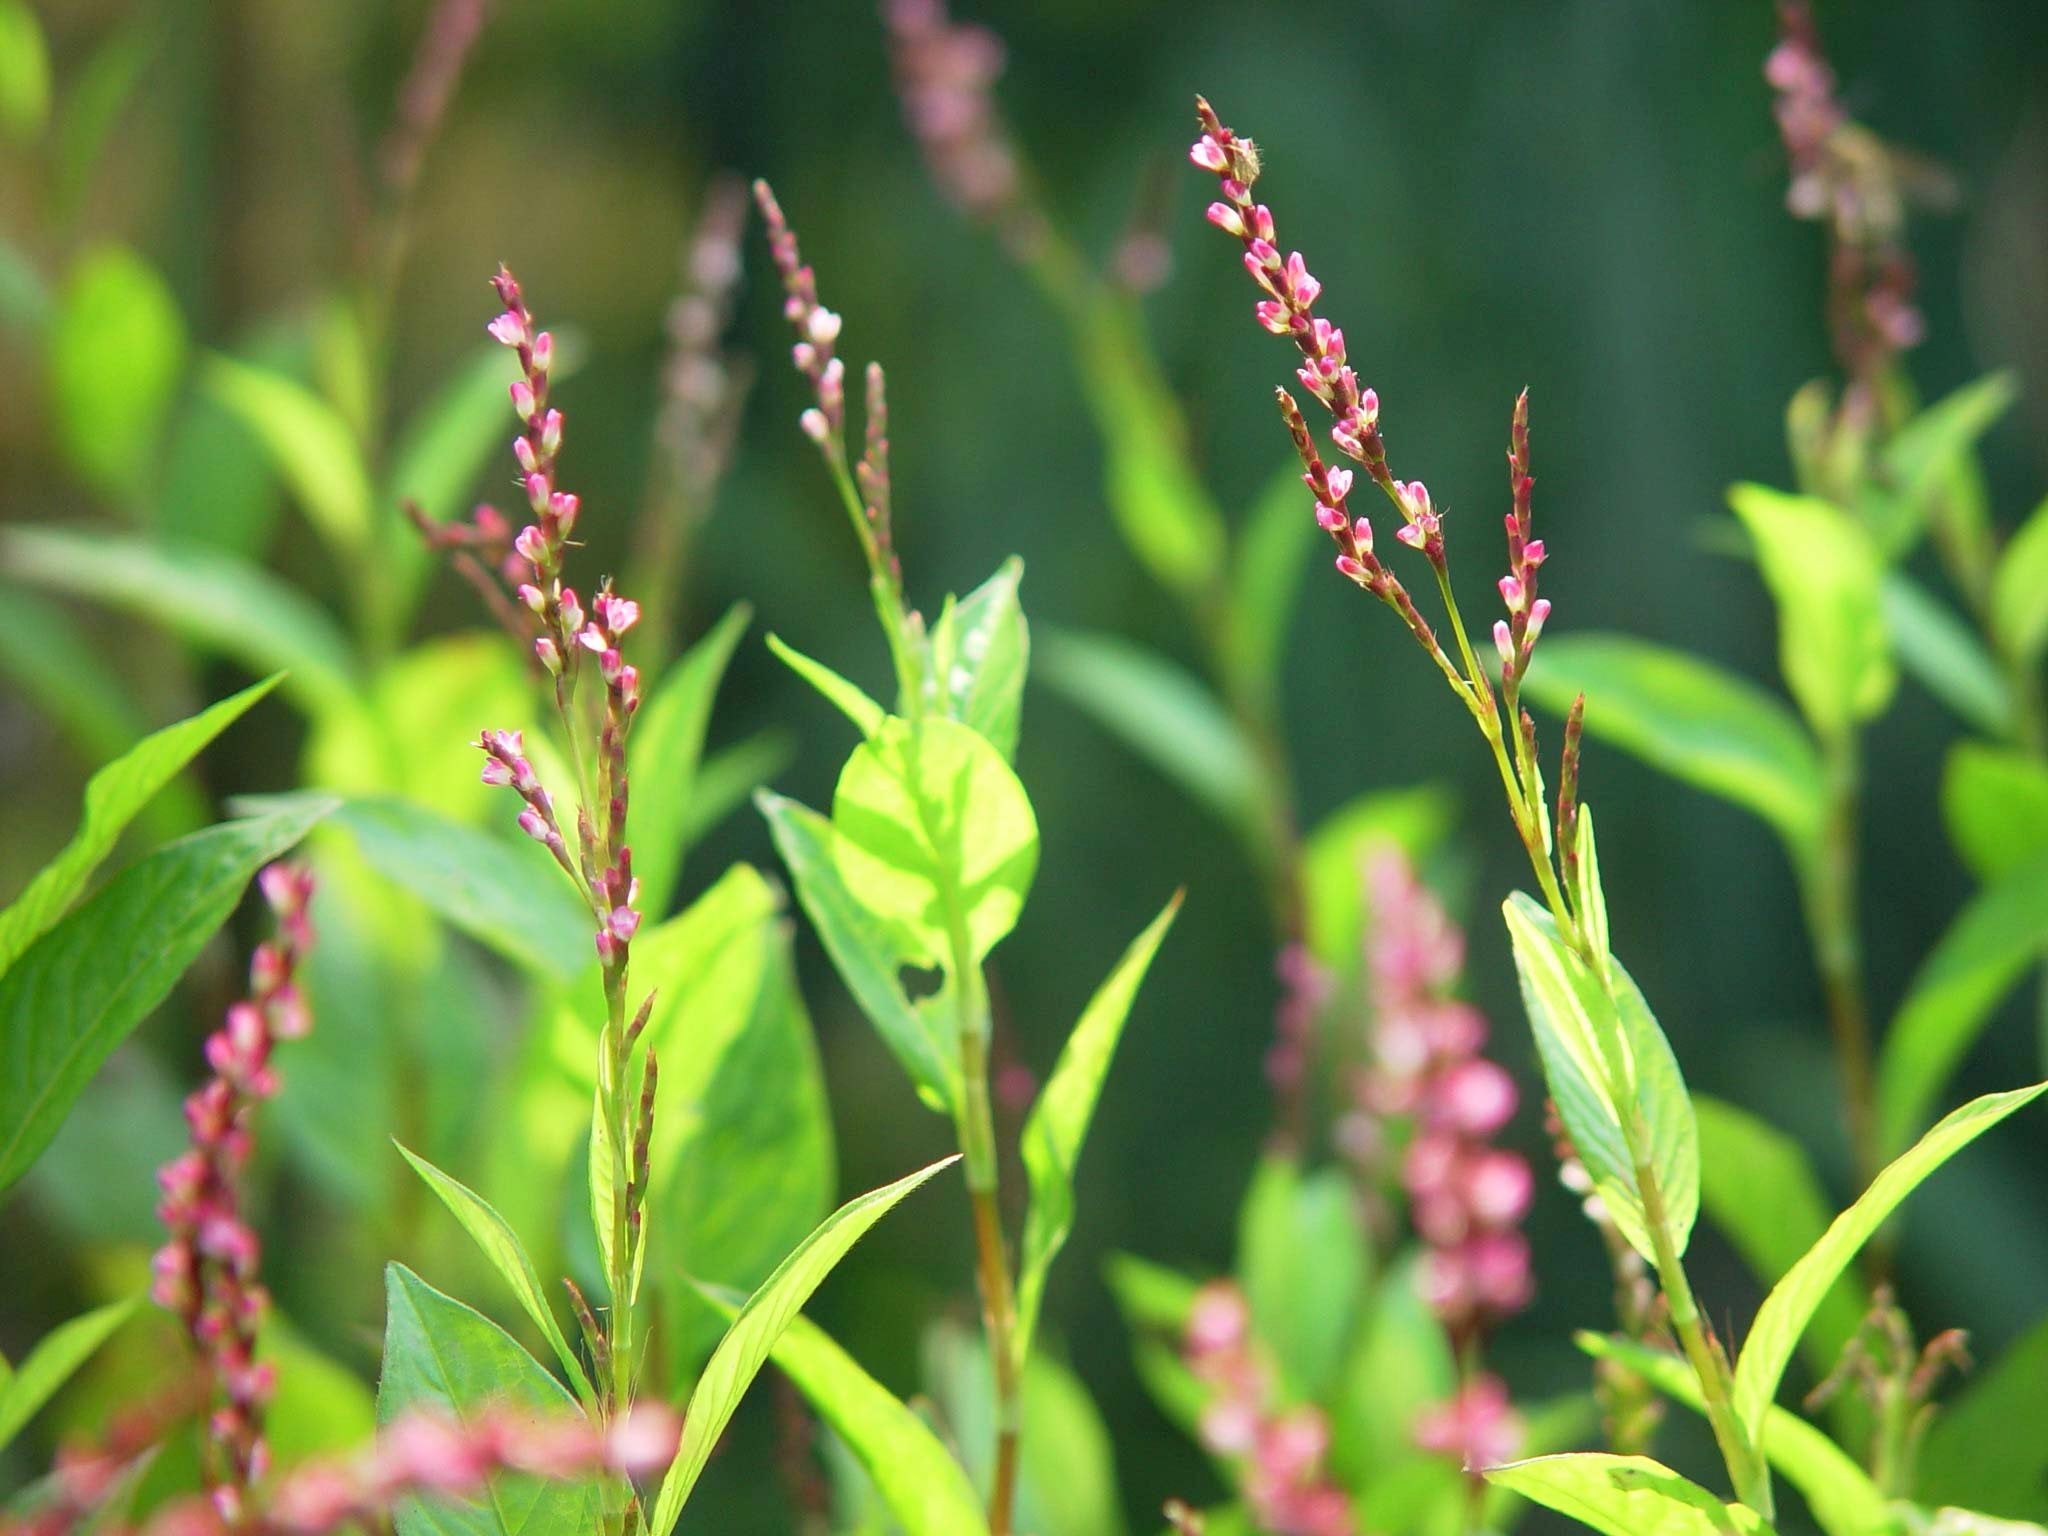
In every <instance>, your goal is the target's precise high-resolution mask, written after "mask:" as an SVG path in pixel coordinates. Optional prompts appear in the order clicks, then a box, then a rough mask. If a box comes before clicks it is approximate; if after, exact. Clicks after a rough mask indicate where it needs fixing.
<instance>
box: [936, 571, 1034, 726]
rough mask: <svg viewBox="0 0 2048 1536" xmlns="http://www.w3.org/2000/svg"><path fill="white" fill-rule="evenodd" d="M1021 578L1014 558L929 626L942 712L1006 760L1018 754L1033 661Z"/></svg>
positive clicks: (951, 602)
mask: <svg viewBox="0 0 2048 1536" xmlns="http://www.w3.org/2000/svg"><path fill="white" fill-rule="evenodd" d="M1023 579H1024V562H1023V561H1022V560H1020V559H1018V558H1017V557H1016V556H1015V555H1012V556H1011V557H1010V558H1009V559H1007V560H1005V561H1004V562H1003V564H1002V568H1001V569H1000V570H998V571H997V572H996V573H995V575H993V576H991V577H989V579H988V580H987V581H985V582H983V583H982V584H981V585H980V586H978V587H976V588H975V589H974V590H973V591H972V592H970V593H968V594H967V595H966V596H965V597H963V598H961V599H960V600H959V601H958V602H953V601H951V600H950V599H949V600H948V601H947V603H946V606H945V609H944V611H942V612H941V613H940V615H939V621H938V623H936V624H934V625H933V626H932V639H931V649H932V675H933V678H934V680H935V681H936V682H937V684H938V686H939V688H940V690H941V692H942V694H943V697H944V698H945V701H946V713H947V714H948V715H949V716H951V717H952V718H953V719H955V720H958V721H959V722H960V723H961V724H962V725H968V726H972V727H973V728H974V729H975V730H977V731H979V732H981V734H982V735H984V736H986V737H987V738H988V741H989V745H990V746H992V747H994V748H995V749H996V750H997V751H998V752H1000V753H1002V754H1003V758H1004V760H1005V761H1006V762H1007V761H1013V760H1014V759H1015V758H1016V756H1017V732H1018V729H1019V727H1020V726H1021V724H1022V720H1023V712H1024V676H1025V673H1026V672H1028V671H1029V670H1030V663H1031V632H1030V628H1029V626H1028V625H1027V624H1026V623H1025V620H1024V607H1023V604H1022V603H1020V602H1019V601H1018V598H1017V585H1018V583H1019V582H1021V581H1022V580H1023Z"/></svg>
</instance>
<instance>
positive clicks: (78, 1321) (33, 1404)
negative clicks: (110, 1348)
mask: <svg viewBox="0 0 2048 1536" xmlns="http://www.w3.org/2000/svg"><path fill="white" fill-rule="evenodd" d="M136 1300H137V1298H134V1297H130V1298H129V1299H128V1300H126V1301H117V1302H113V1303H111V1304H110V1305H108V1306H104V1307H98V1308H95V1309H94V1310H93V1311H91V1312H87V1313H84V1314H82V1315H81V1316H78V1317H74V1318H72V1319H71V1320H70V1321H69V1322H65V1323H59V1324H58V1325H57V1326H56V1327H55V1328H52V1329H51V1330H50V1331H49V1332H48V1333H46V1334H44V1335H43V1337H42V1338H40V1339H38V1340H36V1343H35V1347H34V1348H32V1349H31V1350H29V1352H28V1353H27V1354H26V1355H24V1356H22V1359H21V1364H19V1365H17V1366H16V1367H14V1369H13V1370H12V1371H9V1370H7V1368H6V1366H5V1365H4V1364H0V1450H4V1449H6V1447H7V1444H8V1442H9V1441H11V1440H12V1439H13V1438H14V1437H15V1436H16V1435H18V1434H20V1433H21V1430H22V1426H23V1425H25V1424H27V1423H28V1421H29V1420H30V1419H32V1418H34V1417H35V1414H36V1410H37V1409H39V1408H41V1407H42V1406H43V1404H45V1403H47V1402H48V1401H49V1400H50V1398H51V1397H52V1396H53V1395H54V1394H55V1393H56V1391H57V1389H58V1388H59V1387H61V1386H63V1385H64V1383H65V1382H67V1381H69V1380H70V1379H71V1375H72V1372H74V1371H76V1370H77V1369H78V1368H79V1367H80V1366H81V1365H83V1364H85V1362H86V1361H87V1360H88V1359H90V1358H91V1356H92V1353H93V1351H94V1350H96V1349H98V1348H99V1347H100V1345H102V1344H104V1343H105V1342H106V1341H107V1338H108V1336H109V1335H110V1334H112V1333H113V1331H114V1330H115V1329H116V1328H119V1327H120V1326H121V1325H122V1324H123V1323H125V1322H127V1321H128V1318H129V1316H130V1315H131V1314H132V1313H133V1312H134V1311H135V1304H136Z"/></svg>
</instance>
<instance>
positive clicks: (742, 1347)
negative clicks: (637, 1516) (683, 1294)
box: [648, 1157, 959, 1536]
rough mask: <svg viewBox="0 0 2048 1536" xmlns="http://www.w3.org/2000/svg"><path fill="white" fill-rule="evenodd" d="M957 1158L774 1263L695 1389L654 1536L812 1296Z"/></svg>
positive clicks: (832, 1224) (867, 1203) (651, 1525)
mask: <svg viewBox="0 0 2048 1536" xmlns="http://www.w3.org/2000/svg"><path fill="white" fill-rule="evenodd" d="M957 1161H959V1159H958V1158H954V1157H949V1158H946V1159H944V1160H942V1161H940V1162H936V1163H933V1164H932V1165H931V1166H930V1167H927V1168H920V1169H919V1170H918V1171H917V1172H916V1173H913V1174H909V1175H907V1176H906V1177H904V1178H901V1179H898V1180H897V1181H896V1182H895V1183H893V1184H886V1185H884V1186H883V1187H882V1188H880V1189H876V1190H870V1191H869V1192H868V1193H867V1194H865V1195H860V1196H858V1197H856V1198H855V1199H852V1200H849V1201H848V1202H847V1203H846V1204H845V1205H842V1206H841V1207H840V1208H839V1209H838V1210H836V1211H834V1212H833V1213H832V1214H831V1215H830V1216H829V1217H827V1218H826V1219H825V1221H824V1223H823V1224H822V1225H820V1226H819V1227H818V1229H817V1230H816V1231H814V1232H813V1233H812V1234H811V1235H810V1236H809V1237H807V1238H805V1239H804V1240H803V1242H802V1243H800V1244H798V1245H797V1247H796V1249H795V1250H794V1251H793V1252H791V1254H790V1255H789V1257H788V1258H786V1259H784V1260H783V1261H782V1263H781V1264H779V1265H777V1266H776V1269H775V1273H774V1274H772V1275H770V1276H769V1277H768V1278H767V1279H766V1280H765V1281H763V1282H762V1284H761V1286H760V1288H759V1289H758V1290H756V1291H755V1292H754V1294H753V1295H752V1296H750V1297H748V1298H747V1303H746V1305H745V1306H743V1307H741V1308H740V1310H739V1313H738V1315H737V1316H736V1317H735V1318H734V1319H733V1324H732V1326H731V1327H730V1328H729V1329H727V1330H726V1334H725V1337H724V1338H723V1339H722V1340H721V1341H720V1342H719V1345H718V1348H717V1349H716V1350H715V1351H713V1352H712V1356H711V1359H710V1362H709V1363H708V1364H707V1365H706V1366H705V1367H704V1373H703V1375H701V1376H700V1377H698V1379H697V1386H696V1389H695V1390H694V1391H693V1392H691V1394H690V1402H689V1406H688V1407H687V1408H686V1409H685V1410H684V1413H683V1442H682V1445H681V1447H680V1448H679V1449H678V1450H677V1452H676V1459H675V1461H674V1462H673V1463H671V1464H670V1466H669V1469H668V1474H667V1476H665V1477H664V1478H662V1480H661V1491H660V1492H659V1494H657V1495H656V1497H655V1501H654V1510H653V1514H652V1515H651V1517H650V1518H649V1521H648V1529H649V1531H650V1532H651V1533H652V1536H668V1533H669V1532H670V1531H672V1530H673V1529H675V1523H676V1517H677V1516H678V1515H680V1514H681V1513H682V1510H683V1505H684V1503H685V1502H686V1501H687V1500H688V1499H689V1497H690V1490H691V1489H693V1488H695V1487H696V1485H697V1479H698V1478H699V1477H700V1476H702V1475H703V1472H704V1464H705V1463H706V1462H707V1461H709V1460H710V1459H711V1452H712V1449H713V1448H714V1447H715V1446H716V1445H717V1444H718V1437H719V1436H720V1435H722V1434H724V1433H725V1426H726V1425H727V1424H728V1423H730V1422H731V1420H732V1416H733V1413H734V1412H735V1411H736V1410H737V1409H738V1408H739V1405H740V1399H741V1398H742V1397H743V1396H744V1395H745V1394H746V1390H747V1388H748V1387H749V1386H751V1385H752V1384H753V1380H754V1377H755V1376H756V1375H757V1374H759V1372H760V1369H761V1367H762V1365H763V1364H765V1363H766V1361H767V1359H768V1355H769V1352H770V1351H771V1350H772V1349H774V1347H775V1344H776V1341H777V1340H778V1339H780V1338H781V1337H782V1334H783V1331H784V1330H785V1329H786V1328H788V1327H789V1325H790V1323H791V1322H792V1321H793V1320H794V1319H795V1317H796V1315H797V1313H799V1312H801V1311H802V1310H803V1306H804V1303H805V1302H807V1301H809V1300H810V1299H811V1293H812V1292H813V1291H815V1290H816V1289H817V1288H818V1286H819V1285H820V1284H821V1283H822V1282H823V1281H824V1279H825V1277H826V1276H827V1275H828V1274H830V1273H831V1272H832V1269H833V1266H835V1265H836V1264H838V1262H839V1261H840V1260H841V1259H842V1258H844V1257H845V1256H846V1252H847V1250H848V1249H850V1248H851V1247H852V1246H853V1245H854V1244H855V1243H856V1242H858V1241H859V1240H860V1238H861V1236H862V1235H863V1234H864V1233H865V1232H866V1231H867V1230H868V1228H870V1227H872V1226H873V1225H874V1224H875V1223H876V1222H878V1221H880V1220H881V1219H882V1217H883V1216H885V1215H887V1214H888V1212H889V1210H890V1209H891V1208H892V1207H893V1206H895V1204H896V1203H897V1202H898V1201H900V1200H901V1199H902V1198H903V1197H904V1196H905V1195H907V1194H909V1193H910V1192H911V1191H912V1190H913V1189H916V1188H917V1187H918V1186H919V1185H920V1184H922V1183H924V1182H925V1180H927V1179H929V1178H930V1177H931V1176H932V1175H933V1174H935V1173H938V1172H939V1171H940V1170H941V1169H944V1168H947V1167H950V1166H951V1165H952V1164H954V1163H955V1162H957Z"/></svg>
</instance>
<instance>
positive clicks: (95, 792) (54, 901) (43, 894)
mask: <svg viewBox="0 0 2048 1536" xmlns="http://www.w3.org/2000/svg"><path fill="white" fill-rule="evenodd" d="M277 681H278V680H277V679H276V678H275V677H271V678H268V679H266V680H265V681H263V682H260V683H257V684H255V685H253V686H251V687H249V688H245V689H243V690H242V691H241V692H240V693H238V694H235V695H234V696H233V697H231V698H226V699H222V700H221V701H220V702H219V703H218V704H215V705H212V706H211V707H209V708H207V709H205V710H202V711H201V712H200V713H198V714H196V715H194V716H192V717H191V718H190V719H189V720H181V721H179V722H178V723H177V724H176V725H170V726H166V727H164V729H162V730H160V731H158V732H156V733H155V734H153V735H150V736H145V737H144V738H143V739H142V740H141V741H139V742H137V743H136V744H135V745H134V746H133V747H131V748H130V749H129V750H128V751H127V752H125V753H123V754H122V755H121V756H120V757H118V758H116V759H114V761H113V762H111V763H108V764H107V765H106V766H105V767H104V768H102V769H100V770H99V772H97V773H95V774H94V775H93V776H92V778H91V779H90V780H88V781H87V783H86V786H85V806H84V810H83V813H82V814H81V815H80V817H79V823H78V830H77V831H76V832H75V833H73V834H72V837H71V841H70V842H69V843H67V844H66V845H65V846H64V850H63V852H61V853H59V854H58V855H57V857H56V858H55V859H53V860H51V861H50V862H49V863H48V864H46V865H44V866H43V868H42V869H41V870H39V871H38V872H37V874H36V876H35V878H34V879H33V880H31V881H30V882H29V884H28V888H27V889H26V890H24V891H23V892H22V893H21V894H20V895H19V896H17V897H16V898H15V899H14V901H13V903H12V904H11V905H9V906H8V907H7V909H6V910H5V911H0V974H4V973H5V972H6V970H7V968H8V967H9V966H10V965H12V964H13V963H14V962H15V960H17V959H18V958H20V955H21V952H22V951H23V950H24V949H26V948H27V947H28V946H29V945H30V944H31V943H33V942H34V941H35V940H36V939H37V938H39V937H40V936H41V935H42V934H44V933H45V932H47V931H48V930H49V927H50V925H51V924H52V923H54V922H56V921H57V919H58V918H60V917H62V916H63V915H64V913H65V911H66V910H67V909H69V907H70V906H71V904H72V903H73V902H74V901H76V900H77V899H78V895H79V893H80V892H81V891H83V890H84V889H85V885H86V882H87V881H88V880H90V879H91V878H92V873H93V871H94V870H96V869H98V868H99V866H100V862H101V861H102V860H103V859H105V858H106V856H107V855H108V854H109V853H111V852H113V849H114V844H115V842H116V841H118V840H119V838H120V836H121V833H122V832H123V830H125V829H126V827H127V826H128V824H129V823H130V822H131V821H133V820H134V819H135V817H136V815H137V814H138V813H139V812H140V811H141V810H142V808H143V807H144V806H145V805H147V804H148V803H149V802H150V800H151V799H153V798H154V797H155V795H156V794H157V792H158V791H159V790H161V789H162V788H163V787H164V786H165V785H166V784H168V783H170V781H171V780H172V779H173V778H175V777H176V776H177V775H178V773H179V772H180V771H182V770H183V769H184V767H185V765H186V764H188V763H190V762H191V761H192V759H193V758H195V757H197V756H198V755H199V753H200V752H201V751H203V750H204V749H205V747H206V745H207V744H208V743H209V742H211V741H212V740H213V739H214V738H215V737H216V736H218V735H219V734H220V733H221V732H222V731H224V730H226V729H227V728H228V727H229V726H230V725H232V724H233V723H234V722H235V721H237V720H239V719H240V718H241V717H242V716H243V715H244V714H245V713H247V712H248V710H249V708H250V706H251V705H253V704H254V703H255V702H256V701H257V700H258V699H260V698H262V697H263V696H264V695H265V694H266V693H268V692H270V690H271V689H272V688H273V687H275V686H276V684H277Z"/></svg>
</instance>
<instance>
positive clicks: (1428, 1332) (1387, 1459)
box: [1329, 1248, 1458, 1493]
mask: <svg viewBox="0 0 2048 1536" xmlns="http://www.w3.org/2000/svg"><path fill="white" fill-rule="evenodd" d="M1420 1262H1421V1258H1420V1255H1419V1254H1418V1253H1417V1252H1416V1251H1415V1250H1414V1249H1413V1248H1411V1249H1410V1250H1409V1251H1407V1252H1406V1253H1403V1254H1401V1255H1399V1256H1398V1257H1397V1258H1395V1260H1394V1261H1393V1262H1392V1263H1390V1264H1389V1265H1388V1266H1387V1269H1386V1272H1385V1273H1384V1274H1383V1275H1381V1276H1380V1277H1379V1280H1378V1282H1377V1283H1376V1284H1375V1285H1374V1286H1373V1288H1372V1295H1371V1297H1370V1298H1369V1299H1368V1301H1367V1302H1366V1305H1365V1309H1364V1312H1363V1315H1362V1316H1361V1317H1360V1318H1359V1322H1358V1326H1357V1328H1356V1329H1355V1330H1353V1332H1352V1334H1351V1337H1350V1339H1349V1340H1348V1341H1347V1343H1346V1345H1345V1348H1344V1354H1343V1358H1342V1361H1341V1363H1340V1365H1339V1369H1338V1374H1337V1378H1336V1380H1335V1382H1334V1383H1333V1384H1332V1387H1331V1391H1330V1397H1329V1401H1330V1405H1331V1407H1330V1465H1331V1468H1332V1470H1334V1471H1336V1472H1338V1473H1339V1474H1340V1475H1341V1476H1342V1477H1343V1478H1344V1480H1345V1482H1346V1483H1347V1484H1348V1485H1349V1486H1352V1487H1355V1488H1358V1489H1360V1490H1361V1491H1365V1492H1368V1493H1369V1492H1370V1491H1371V1490H1372V1489H1373V1488H1374V1487H1375V1486H1376V1485H1377V1484H1378V1483H1380V1482H1381V1481H1382V1480H1383V1479H1384V1478H1385V1477H1386V1476H1387V1475H1388V1474H1389V1473H1391V1472H1393V1471H1394V1470H1395V1469H1396V1468H1398V1467H1399V1466H1400V1465H1401V1463H1403V1462H1404V1461H1407V1460H1409V1459H1410V1458H1412V1457H1416V1456H1423V1455H1427V1454H1429V1453H1426V1452H1424V1451H1422V1450H1421V1449H1420V1448H1419V1447H1418V1446H1417V1445H1416V1444H1415V1420H1416V1417H1417V1416H1418V1415H1419V1414H1421V1413H1422V1412H1423V1411H1424V1410H1425V1409H1427V1408H1432V1407H1435V1406H1437V1405H1439V1404H1441V1403H1444V1402H1446V1401H1448V1400H1449V1399H1450V1397H1451V1396H1452V1394H1453V1393H1455V1392H1456V1391H1457V1389H1458V1361H1457V1357H1456V1356H1455V1355H1454V1354H1453V1353H1452V1352H1451V1343H1450V1340H1449V1339H1448V1338H1446V1337H1445V1335H1444V1330H1443V1326H1442V1324H1440V1323H1439V1322H1438V1321H1437V1319H1436V1316H1435V1314H1433V1313H1432V1312H1431V1311H1430V1309H1429V1303H1428V1302H1426V1301H1425V1300H1424V1299H1423V1294H1422V1287H1421V1285H1420V1284H1419V1283H1418V1282H1419V1280H1420V1278H1421V1277H1420V1276H1419V1275H1418V1274H1417V1272H1416V1271H1417V1267H1418V1265H1419V1264H1420ZM1430 1459H1432V1460H1440V1459H1441V1458H1438V1457H1434V1456H1431V1457H1430Z"/></svg>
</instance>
